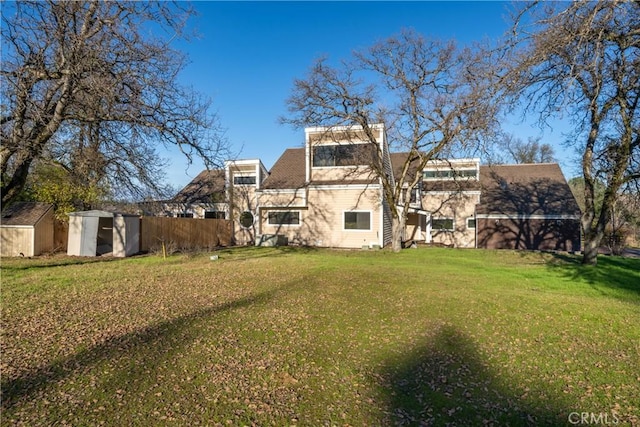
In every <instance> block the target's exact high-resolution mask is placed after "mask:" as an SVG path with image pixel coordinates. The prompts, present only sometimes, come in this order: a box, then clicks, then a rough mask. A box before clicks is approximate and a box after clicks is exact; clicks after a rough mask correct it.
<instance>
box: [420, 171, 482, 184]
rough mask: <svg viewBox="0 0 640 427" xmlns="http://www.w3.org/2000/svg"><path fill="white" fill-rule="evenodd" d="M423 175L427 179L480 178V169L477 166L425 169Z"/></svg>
mask: <svg viewBox="0 0 640 427" xmlns="http://www.w3.org/2000/svg"><path fill="white" fill-rule="evenodd" d="M422 176H423V178H424V179H425V180H427V181H436V180H439V179H443V180H446V179H457V178H478V170H477V169H475V168H467V169H440V170H425V171H423V172H422Z"/></svg>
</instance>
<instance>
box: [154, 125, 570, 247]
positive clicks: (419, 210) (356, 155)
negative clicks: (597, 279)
mask: <svg viewBox="0 0 640 427" xmlns="http://www.w3.org/2000/svg"><path fill="white" fill-rule="evenodd" d="M371 129H372V131H373V136H374V139H375V142H370V140H371V139H370V138H369V137H368V136H367V135H365V134H364V131H363V129H362V128H361V127H358V126H350V127H346V126H341V127H312V128H307V129H305V145H304V147H301V148H290V149H287V150H285V152H284V153H283V154H282V156H281V157H280V158H279V159H278V160H277V161H276V163H275V164H274V166H273V168H272V169H271V171H267V170H266V169H265V168H264V166H263V165H262V162H261V161H260V160H258V159H250V160H235V161H229V162H227V163H226V164H225V168H224V170H217V171H206V173H205V172H203V173H202V174H200V175H198V177H197V178H196V179H195V180H194V181H192V182H191V183H190V184H189V185H187V186H186V187H185V188H184V189H183V190H182V191H181V192H180V193H178V195H177V196H176V197H175V198H174V199H173V200H172V201H171V203H173V205H171V206H172V207H171V208H166V209H165V210H166V211H171V212H170V214H171V215H174V216H190V217H194V218H218V219H220V218H223V219H227V220H230V221H231V222H232V225H233V236H234V240H235V243H236V244H241V245H245V244H258V245H259V244H274V242H275V243H277V244H284V243H285V242H288V243H291V244H297V245H305V246H319V247H336V248H362V247H369V248H370V247H384V246H386V245H388V244H389V243H391V227H392V221H391V212H390V209H389V206H388V205H387V201H386V200H385V198H384V193H383V186H382V182H381V180H380V178H379V177H378V175H377V174H375V173H374V172H373V171H372V169H371V167H370V166H369V165H370V164H372V161H371V160H372V157H371V156H378V157H377V158H374V159H373V160H376V162H375V163H376V164H380V165H383V170H384V173H385V174H387V175H388V176H389V177H390V178H391V179H392V180H394V181H395V182H397V181H398V180H399V179H400V171H401V169H402V165H403V164H404V161H405V160H406V158H407V156H408V154H407V153H390V152H389V148H388V142H387V140H386V132H385V128H384V125H382V124H376V125H372V126H371ZM411 167H413V168H414V169H413V172H418V171H417V166H415V165H412V166H411ZM419 174H420V175H421V177H422V179H421V181H420V182H419V183H418V184H417V186H416V187H415V188H412V189H408V188H406V189H405V190H406V195H407V196H408V197H411V201H410V207H409V212H407V213H406V214H407V221H406V227H405V230H404V236H403V237H404V239H403V240H404V241H405V242H419V243H427V244H436V245H445V246H452V247H460V248H491V249H496V248H498V249H540V250H565V251H576V250H579V249H580V211H579V209H578V206H577V203H576V201H575V199H574V197H573V194H572V193H571V190H570V189H569V186H568V185H567V182H566V181H565V179H564V176H563V175H562V172H561V170H560V168H559V166H558V165H557V164H529V165H502V166H481V165H480V159H477V158H474V159H444V160H432V161H430V162H428V163H427V165H426V166H425V167H424V168H423V169H422V170H421V171H419ZM167 206H169V205H167ZM398 209H402V207H401V206H398ZM276 236H277V238H276Z"/></svg>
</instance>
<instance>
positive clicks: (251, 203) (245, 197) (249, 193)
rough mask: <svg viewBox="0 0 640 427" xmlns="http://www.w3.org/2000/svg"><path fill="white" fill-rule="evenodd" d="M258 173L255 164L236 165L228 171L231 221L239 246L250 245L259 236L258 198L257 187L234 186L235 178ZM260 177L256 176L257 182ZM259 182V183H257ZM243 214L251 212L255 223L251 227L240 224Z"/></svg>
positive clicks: (250, 185)
mask: <svg viewBox="0 0 640 427" xmlns="http://www.w3.org/2000/svg"><path fill="white" fill-rule="evenodd" d="M255 173H256V165H255V164H244V165H234V166H232V167H230V168H229V170H228V174H229V175H228V179H229V187H228V197H229V199H230V200H231V206H232V209H231V211H230V212H229V220H231V221H232V224H233V237H234V240H235V243H236V244H238V245H246V244H250V243H252V242H253V241H254V240H255V236H256V235H257V234H258V220H257V219H258V218H257V215H258V197H257V194H256V185H252V184H248V185H246V184H239V185H235V184H233V178H234V176H242V175H245V176H246V175H247V174H253V175H255ZM257 179H258V177H257V176H256V180H257ZM256 182H257V181H256ZM243 212H250V213H251V214H252V215H253V217H254V222H253V224H252V225H251V226H249V227H244V226H242V224H240V217H241V215H242V213H243Z"/></svg>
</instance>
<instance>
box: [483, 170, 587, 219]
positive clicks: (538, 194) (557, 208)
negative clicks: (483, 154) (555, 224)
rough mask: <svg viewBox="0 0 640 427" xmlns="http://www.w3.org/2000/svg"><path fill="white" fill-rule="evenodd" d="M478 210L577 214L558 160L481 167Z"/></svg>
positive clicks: (576, 207)
mask: <svg viewBox="0 0 640 427" xmlns="http://www.w3.org/2000/svg"><path fill="white" fill-rule="evenodd" d="M480 185H481V186H482V196H481V200H480V204H479V205H478V207H477V213H478V214H508V215H513V214H518V215H580V208H579V207H578V204H577V202H576V200H575V197H574V196H573V193H572V192H571V188H569V185H568V184H567V181H566V180H565V178H564V175H563V174H562V170H561V169H560V166H559V165H558V164H557V163H537V164H517V165H494V166H481V167H480Z"/></svg>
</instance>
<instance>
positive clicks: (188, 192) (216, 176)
mask: <svg viewBox="0 0 640 427" xmlns="http://www.w3.org/2000/svg"><path fill="white" fill-rule="evenodd" d="M224 195H225V174H224V170H221V169H213V170H203V171H202V172H200V173H199V174H198V176H196V177H195V178H194V179H193V180H192V181H191V182H190V183H189V184H187V185H186V186H185V187H184V188H183V189H182V190H180V191H179V192H178V194H176V195H175V197H174V198H173V199H171V202H173V203H215V202H219V201H222V200H223V199H224Z"/></svg>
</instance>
